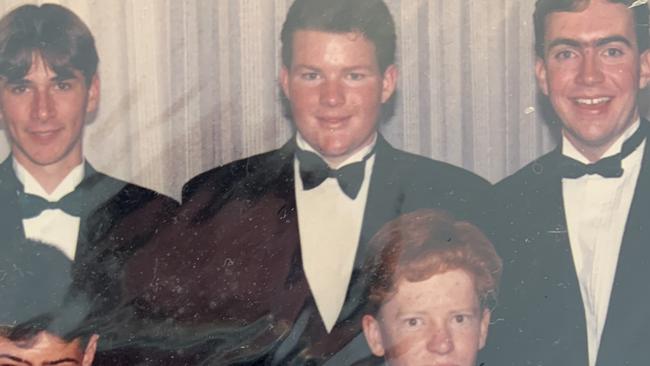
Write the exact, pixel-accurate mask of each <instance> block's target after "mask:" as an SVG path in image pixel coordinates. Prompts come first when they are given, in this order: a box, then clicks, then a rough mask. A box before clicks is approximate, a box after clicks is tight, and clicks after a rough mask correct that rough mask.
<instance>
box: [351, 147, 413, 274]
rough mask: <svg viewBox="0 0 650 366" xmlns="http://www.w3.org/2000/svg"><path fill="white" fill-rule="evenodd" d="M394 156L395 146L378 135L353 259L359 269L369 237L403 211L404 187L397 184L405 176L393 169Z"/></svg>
mask: <svg viewBox="0 0 650 366" xmlns="http://www.w3.org/2000/svg"><path fill="white" fill-rule="evenodd" d="M395 155H396V151H395V149H394V148H393V147H392V146H390V144H389V143H388V142H387V141H386V140H385V139H384V138H383V137H382V136H381V135H377V152H376V157H375V164H374V166H373V169H372V176H371V179H370V186H369V188H368V198H367V200H366V208H365V210H364V214H363V225H362V226H361V235H360V238H359V247H358V249H357V255H356V258H355V262H354V268H355V269H361V268H362V266H363V264H364V261H365V259H366V256H367V251H368V248H367V246H368V241H370V239H371V238H372V236H373V235H374V234H375V233H376V232H377V231H379V229H380V228H381V226H382V225H383V224H384V223H386V222H388V221H390V220H392V219H393V218H395V217H397V216H399V215H400V214H401V213H402V210H403V207H402V206H403V203H404V190H403V189H402V186H401V185H400V184H399V183H400V182H402V181H403V179H405V177H399V176H398V175H397V173H396V172H395V170H394V165H393V164H394V161H393V157H394V156H395Z"/></svg>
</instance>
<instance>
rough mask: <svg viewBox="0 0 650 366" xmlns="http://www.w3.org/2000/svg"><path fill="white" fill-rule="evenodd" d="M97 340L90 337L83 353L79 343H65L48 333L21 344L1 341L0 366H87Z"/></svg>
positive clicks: (95, 336) (93, 355)
mask: <svg viewBox="0 0 650 366" xmlns="http://www.w3.org/2000/svg"><path fill="white" fill-rule="evenodd" d="M97 339H98V337H97V335H93V336H92V337H91V338H90V340H89V341H88V345H87V346H86V349H85V350H83V349H82V348H81V347H80V344H79V339H76V340H74V341H72V342H65V341H63V340H62V339H61V338H58V337H56V336H54V335H52V334H50V333H47V332H40V333H38V334H37V335H36V337H34V338H33V339H30V340H27V341H24V342H12V341H10V340H8V339H7V338H4V337H0V365H3V366H5V365H6V366H46V365H57V366H90V365H92V362H93V359H94V357H95V351H96V348H97Z"/></svg>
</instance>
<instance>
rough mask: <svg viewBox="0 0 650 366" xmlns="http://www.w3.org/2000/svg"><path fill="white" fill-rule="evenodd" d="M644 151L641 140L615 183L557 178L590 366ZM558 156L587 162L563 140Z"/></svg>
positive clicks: (610, 152)
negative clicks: (580, 297) (575, 273)
mask: <svg viewBox="0 0 650 366" xmlns="http://www.w3.org/2000/svg"><path fill="white" fill-rule="evenodd" d="M638 127H639V122H638V121H637V122H636V123H634V124H633V125H632V126H630V128H628V129H627V130H626V131H625V133H624V134H623V135H622V136H621V137H620V138H619V139H618V140H617V141H616V142H615V143H614V144H613V145H612V146H611V147H610V148H609V149H608V150H607V151H606V152H605V154H604V155H603V158H604V157H607V156H611V155H615V154H617V153H619V152H620V151H621V147H622V145H623V143H624V142H625V140H626V139H627V138H628V137H630V136H631V135H632V134H633V133H634V132H635V131H636V130H637V128H638ZM644 148H645V141H643V142H642V143H641V145H639V147H638V148H637V149H636V150H635V151H633V152H632V153H631V154H630V155H628V156H627V157H626V158H625V159H624V160H623V162H622V167H623V176H621V177H620V178H604V177H602V176H600V175H597V174H593V175H585V176H583V177H580V178H578V179H562V192H563V197H564V209H565V212H566V220H567V227H568V231H569V241H570V242H571V252H572V253H573V260H574V265H575V268H576V272H577V274H578V280H579V282H580V292H581V294H582V301H583V303H584V309H585V320H586V322H587V344H588V349H589V365H590V366H594V365H595V363H596V357H597V355H598V348H599V346H600V338H601V335H602V332H603V326H604V325H605V319H606V317H607V309H608V307H609V299H610V294H611V292H612V285H613V283H614V275H615V273H616V264H617V262H618V255H619V250H620V248H621V242H622V240H623V232H624V230H625V223H626V222H627V217H628V212H629V210H630V205H631V204H632V198H633V195H634V189H635V187H636V182H637V179H638V177H639V171H640V170H641V160H642V158H643V151H644ZM562 153H563V154H564V155H566V156H569V157H571V158H573V159H576V160H578V161H580V162H583V163H585V164H588V163H589V161H588V159H587V158H585V157H584V156H583V155H582V154H581V153H580V152H579V151H578V150H577V149H576V148H575V147H574V146H573V145H572V144H571V143H570V142H569V141H568V139H566V137H563V140H562Z"/></svg>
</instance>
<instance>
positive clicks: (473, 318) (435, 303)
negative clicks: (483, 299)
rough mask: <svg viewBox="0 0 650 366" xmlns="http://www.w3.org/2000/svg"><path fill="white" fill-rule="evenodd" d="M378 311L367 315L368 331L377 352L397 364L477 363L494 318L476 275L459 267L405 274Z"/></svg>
mask: <svg viewBox="0 0 650 366" xmlns="http://www.w3.org/2000/svg"><path fill="white" fill-rule="evenodd" d="M377 315H378V317H377V318H375V317H373V316H371V315H366V316H365V317H364V318H363V331H364V334H365V336H366V340H367V341H368V345H369V346H370V349H371V350H372V352H373V354H375V355H376V356H384V357H385V358H386V360H387V361H388V363H389V364H390V365H392V366H404V365H408V366H414V365H448V366H451V365H454V366H475V363H476V353H477V352H478V351H479V350H480V349H481V348H483V346H484V345H485V340H486V337H487V329H488V324H489V322H490V312H489V310H487V309H485V310H481V308H480V304H479V299H478V296H477V294H476V287H475V285H474V279H473V277H472V276H471V275H469V274H468V273H467V272H465V271H464V270H459V269H457V270H451V271H447V272H445V273H442V274H436V275H433V276H431V277H430V278H429V279H427V280H424V281H420V282H408V281H405V280H401V281H400V282H399V283H398V286H397V293H396V294H395V295H394V296H393V297H391V298H390V299H389V300H388V301H387V302H386V303H384V304H383V305H382V306H381V308H380V310H379V313H378V314H377Z"/></svg>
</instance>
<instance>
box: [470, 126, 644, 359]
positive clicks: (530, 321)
mask: <svg viewBox="0 0 650 366" xmlns="http://www.w3.org/2000/svg"><path fill="white" fill-rule="evenodd" d="M642 123H648V122H647V121H642ZM647 144H648V142H646V146H645V152H644V155H643V163H642V167H641V171H640V175H639V178H638V181H637V184H636V188H635V192H634V198H633V201H632V205H631V207H630V212H629V216H628V219H627V224H626V227H625V231H624V236H623V241H622V245H621V249H620V256H619V258H618V264H617V268H616V274H615V278H614V285H613V288H612V293H611V298H610V303H609V310H608V313H607V320H606V323H605V327H604V329H603V334H602V338H601V343H600V348H599V351H598V356H597V362H596V365H597V366H608V365H629V366H632V365H647V364H648V362H650V347H648V342H647V341H648V339H650V310H649V308H648V304H650V281H648V279H649V278H650V237H649V234H650V233H649V230H650V165H649V164H650V152H649V150H648V145H647ZM560 158H561V150H560V148H559V147H558V148H557V149H556V150H554V151H552V152H551V153H549V154H547V155H545V156H543V157H541V158H539V159H538V160H536V161H534V162H533V163H531V164H529V165H528V166H526V167H524V168H523V169H521V170H520V171H519V172H517V173H515V174H514V175H512V176H510V177H509V178H506V179H505V180H503V181H502V182H500V183H499V184H498V185H497V186H496V192H497V193H496V195H495V197H496V198H497V202H498V203H497V207H499V209H498V211H497V212H496V213H495V214H494V215H492V216H493V217H496V218H498V220H499V224H497V225H495V226H494V227H495V228H496V230H495V233H494V236H493V238H494V243H495V245H496V247H497V249H498V252H499V254H500V255H501V256H502V258H503V260H504V272H503V280H502V284H501V294H500V299H499V305H498V307H497V310H496V312H495V313H493V318H492V325H491V326H490V336H489V337H488V342H487V347H486V350H485V352H484V355H483V357H484V358H485V365H486V366H492V365H494V366H501V365H549V366H550V365H553V366H562V365H566V366H586V365H588V351H587V331H586V321H585V313H584V307H583V302H582V296H581V293H580V284H579V282H578V277H577V273H576V270H575V266H574V262H573V257H572V253H571V246H570V244H569V236H568V231H567V225H566V217H565V212H564V204H563V199H562V182H561V177H560V175H559V173H558V171H557V167H558V163H559V161H560Z"/></svg>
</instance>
